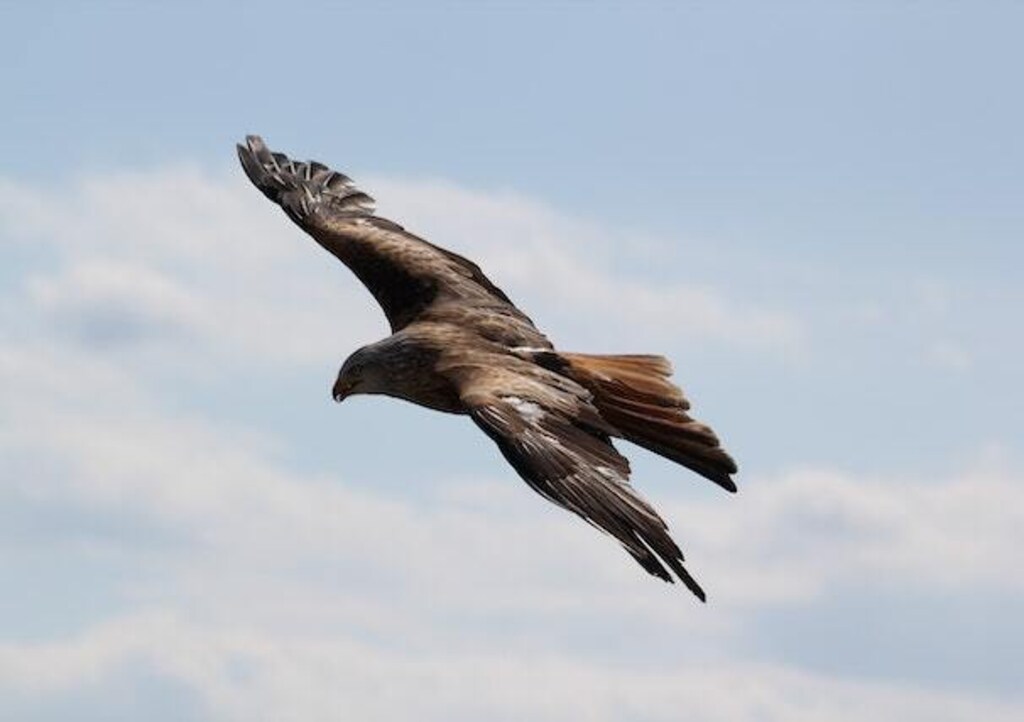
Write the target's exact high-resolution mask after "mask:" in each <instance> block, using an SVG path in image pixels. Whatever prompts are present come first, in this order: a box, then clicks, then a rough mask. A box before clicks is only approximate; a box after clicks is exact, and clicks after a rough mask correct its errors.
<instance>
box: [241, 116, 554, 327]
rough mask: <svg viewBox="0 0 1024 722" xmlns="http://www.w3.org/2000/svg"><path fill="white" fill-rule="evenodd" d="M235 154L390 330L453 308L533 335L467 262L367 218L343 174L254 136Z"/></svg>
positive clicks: (362, 199)
mask: <svg viewBox="0 0 1024 722" xmlns="http://www.w3.org/2000/svg"><path fill="white" fill-rule="evenodd" d="M238 157H239V160H241V162H242V168H244V169H245V173H246V175H247V176H249V180H251V181H252V182H253V184H255V185H256V187H257V188H259V189H260V190H261V191H262V192H263V194H264V195H265V196H267V198H269V199H270V200H272V201H274V202H275V203H277V204H278V205H280V206H281V208H282V209H284V212H285V213H286V214H288V217H289V218H291V219H292V220H293V221H295V223H297V224H298V225H299V226H300V227H301V228H302V229H303V230H305V231H306V232H307V233H309V234H310V235H311V236H313V238H314V239H315V240H316V241H317V242H318V243H319V244H320V245H321V246H323V247H324V248H325V249H327V250H328V251H330V252H331V253H332V254H334V255H335V256H337V257H338V258H339V259H340V260H341V261H342V262H343V263H344V264H345V265H346V266H348V267H349V268H350V269H352V271H353V272H354V273H355V274H356V276H358V277H359V280H361V281H362V282H363V284H364V285H365V286H366V287H367V288H368V289H369V290H370V292H371V293H372V294H373V296H374V298H376V299H377V302H378V303H380V305H381V307H382V308H383V309H384V313H385V315H386V316H387V318H388V321H389V322H390V324H391V329H392V331H397V330H399V329H401V328H404V327H405V326H407V325H408V324H409V323H411V322H412V321H414V320H416V319H417V318H420V317H422V315H423V314H424V312H425V311H427V310H428V309H434V310H436V309H437V308H438V307H444V306H453V305H457V306H461V307H469V308H477V309H480V310H481V311H487V312H497V313H499V314H500V315H502V316H506V317H508V318H510V319H512V320H513V321H514V325H516V326H519V327H522V331H523V332H524V334H525V337H524V338H523V339H521V340H522V341H524V342H535V341H536V339H533V338H530V336H531V335H538V336H539V335H540V334H539V332H537V331H536V329H535V328H534V327H533V324H532V322H531V321H530V319H529V318H527V317H526V315H525V314H523V313H522V312H521V311H519V309H517V308H516V307H515V306H514V305H513V304H512V302H511V301H510V300H509V299H508V297H507V296H506V295H505V294H504V293H503V292H502V291H501V289H499V288H498V287H497V286H495V285H494V284H493V283H491V281H490V280H489V279H488V278H487V277H486V276H485V275H484V274H483V272H482V271H481V270H480V268H479V267H478V266H477V265H476V264H475V263H473V262H472V261H469V260H467V259H465V258H463V257H462V256H460V255H458V254H456V253H452V252H451V251H448V250H445V249H443V248H440V247H438V246H435V245H433V244H432V243H429V242H427V241H425V240H423V239H422V238H418V237H417V236H415V235H413V234H412V233H409V232H408V231H406V230H405V229H404V228H402V227H401V226H400V225H398V224H397V223H393V222H392V221H389V220H387V219H384V218H380V217H378V216H375V215H374V214H373V211H374V201H373V199H372V198H371V197H370V196H368V195H367V194H366V193H364V192H362V191H360V190H359V189H358V188H356V187H355V185H354V184H353V183H352V180H351V179H350V178H348V177H347V176H345V175H344V174H342V173H338V172H337V171H333V170H331V169H330V168H328V167H326V166H324V165H322V164H320V163H317V162H315V161H309V162H305V163H302V162H298V161H294V160H291V159H289V158H288V157H287V156H286V155H284V154H282V153H273V152H271V151H270V149H269V148H267V146H266V145H265V144H264V143H263V140H262V139H261V138H260V137H259V136H248V137H247V138H246V142H245V145H244V146H243V145H239V146H238ZM531 331H532V334H531ZM515 340H517V341H518V340H520V339H515Z"/></svg>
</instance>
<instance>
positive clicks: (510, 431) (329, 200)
mask: <svg viewBox="0 0 1024 722" xmlns="http://www.w3.org/2000/svg"><path fill="white" fill-rule="evenodd" d="M238 157H239V159H240V160H241V162H242V167H243V168H244V169H245V172H246V175H248V176H249V179H250V180H251V181H252V182H253V183H254V184H255V185H256V187H257V188H259V189H260V190H261V191H262V192H263V193H264V195H266V196H267V197H268V198H270V199H271V200H272V201H274V202H275V203H277V204H278V205H280V206H281V208H282V209H284V212H285V213H286V214H287V215H288V216H289V217H290V218H291V219H292V220H293V221H295V223H296V224H298V225H299V226H300V227H301V228H302V229H303V230H304V231H306V232H307V233H308V234H309V235H311V236H312V237H313V238H314V239H315V240H316V241H317V243H319V244H320V245H321V246H323V247H324V248H325V249H326V250H328V251H329V252H330V253H332V254H334V255H335V256H336V257H337V258H338V259H339V260H341V261H342V262H343V263H344V264H345V265H346V266H348V267H349V268H350V269H351V270H352V271H353V272H354V273H355V274H356V276H357V277H358V278H359V280H361V281H362V282H363V284H365V285H366V287H367V288H368V289H369V290H370V293H372V294H373V296H374V298H376V299H377V301H378V303H380V305H381V308H383V310H384V313H385V315H386V316H387V318H388V321H389V323H390V324H391V330H392V335H391V336H389V337H388V338H386V339H383V340H382V341H378V342H377V343H374V344H370V345H369V346H365V347H363V348H361V349H359V350H358V351H356V352H355V353H353V354H352V355H351V356H350V357H349V358H348V359H346V361H345V363H344V365H343V366H342V368H341V371H340V372H339V373H338V378H337V381H336V382H335V385H334V391H333V393H334V398H335V400H337V401H341V400H343V399H344V398H346V397H347V396H350V395H352V394H357V393H371V394H386V395H389V396H394V397H397V398H402V399H406V400H408V401H412V402H413V403H416V404H420V405H421V406H426V407H428V408H432V409H437V410H439V411H446V412H449V413H456V414H466V415H468V416H470V418H472V419H473V421H474V422H476V424H477V425H478V426H479V427H480V428H481V429H483V431H484V432H485V433H486V434H487V435H488V436H490V437H491V438H492V439H493V440H494V441H495V443H497V445H498V448H499V449H500V451H501V453H502V454H503V455H504V456H505V458H506V459H507V460H508V462H509V463H510V464H511V465H512V466H513V468H515V470H516V471H517V472H518V473H519V475H520V476H521V477H522V478H523V479H524V480H525V481H526V483H527V484H529V485H530V486H531V487H532V488H533V489H534V490H535V491H537V492H538V493H539V494H541V495H542V496H544V497H545V498H547V499H549V500H550V501H552V502H554V503H555V504H558V505H559V506H561V507H563V508H565V509H568V510H569V511H572V512H574V513H575V514H578V515H579V516H581V517H583V518H584V519H585V520H586V521H588V522H589V523H590V524H592V525H594V526H596V527H597V528H599V529H601V530H602V531H604V532H606V533H608V534H611V535H612V536H613V537H615V538H616V539H617V540H618V541H619V542H620V543H621V544H622V546H623V547H624V548H625V549H626V551H628V552H629V553H630V554H631V555H632V556H633V558H634V559H636V561H637V562H639V564H640V565H641V566H642V567H643V568H644V569H645V570H647V571H648V572H649V573H650V574H653V575H654V576H657V577H660V578H661V579H664V580H666V581H669V582H671V581H673V574H674V575H675V577H677V578H678V579H679V580H680V581H682V582H683V583H684V584H685V585H686V586H687V587H688V588H689V589H690V590H692V591H693V593H694V594H696V595H697V596H698V597H699V598H700V599H701V600H703V599H704V592H703V590H702V589H701V588H700V586H699V585H698V584H697V582H696V581H694V579H693V577H691V576H690V574H689V573H688V572H687V571H686V569H685V568H684V567H683V563H682V562H683V554H682V552H681V551H680V550H679V547H678V546H677V545H676V543H675V542H674V541H673V540H672V538H671V537H670V536H669V534H668V529H667V528H666V526H665V522H664V521H662V519H661V517H660V516H658V513H657V512H656V511H655V510H654V509H653V508H652V507H651V506H650V505H649V504H648V503H647V502H646V501H645V500H644V499H642V498H641V497H640V496H639V495H638V494H637V493H636V491H635V490H634V489H633V487H632V486H631V485H630V484H629V462H628V461H627V460H626V458H625V457H623V456H622V455H621V454H619V452H618V451H617V450H616V449H615V447H614V446H613V445H612V441H611V439H612V438H613V437H614V438H622V439H628V440H629V441H632V442H634V443H636V444H638V445H640V446H642V447H644V448H646V449H649V450H651V451H653V452H655V453H656V454H660V455H661V456H664V457H666V458H668V459H671V460H673V461H675V462H678V463H680V464H682V465H683V466H686V467H687V468H689V469H692V470H693V471H695V472H697V473H698V474H701V475H702V476H705V477H707V478H708V479H710V480H711V481H713V482H715V483H716V484H718V485H719V486H722V487H723V488H725V489H727V490H729V491H735V490H736V486H735V484H734V483H733V481H732V478H731V476H732V474H734V473H735V472H736V464H735V463H734V462H733V460H732V458H731V457H730V456H729V455H728V454H727V453H726V452H725V450H724V449H722V447H721V446H720V445H719V442H718V438H717V437H716V436H715V434H714V432H712V431H711V429H710V428H708V427H707V426H705V425H703V424H701V423H699V422H697V421H695V420H693V419H692V418H691V417H690V416H689V415H688V414H687V413H686V412H687V410H688V409H689V407H690V404H689V402H688V401H687V400H686V398H685V397H684V396H683V393H682V391H681V390H680V389H679V388H678V387H677V386H675V385H674V384H672V383H671V382H670V381H669V380H668V377H669V376H670V375H671V373H672V369H671V366H670V365H669V362H668V361H667V360H666V359H664V358H662V357H660V356H639V355H634V356H625V355H624V356H594V355H587V354H576V353H564V352H560V351H557V350H555V348H554V347H553V346H552V344H551V342H550V341H549V340H548V339H547V337H546V336H544V334H542V333H541V332H540V331H538V330H537V328H536V327H535V326H534V325H533V322H532V321H531V320H530V319H529V318H528V317H527V316H526V315H525V314H524V313H523V312H522V311H520V310H519V309H518V308H516V307H515V306H514V305H513V304H512V302H511V301H510V300H509V298H508V297H507V296H506V295H505V294H504V293H503V292H502V291H501V289H499V288H498V287H497V286H495V285H494V284H493V283H491V281H490V280H489V279H488V278H487V277H486V276H485V275H484V274H483V272H482V271H481V270H480V268H479V267H478V266H477V265H476V264H474V263H473V262H471V261H469V260H467V259H465V258H463V257H462V256H459V255H457V254H455V253H452V252H451V251H447V250H445V249H443V248H439V247H438V246H435V245H433V244H431V243H429V242H427V241H425V240H423V239H422V238H418V237H417V236H415V235H413V234H411V233H409V232H408V231H406V230H405V229H404V228H402V227H401V226H399V225H398V224H396V223H393V222H392V221H389V220H386V219H384V218H380V217H378V216H375V215H373V199H372V198H370V197H369V196H368V195H366V194H365V193H363V192H362V191H360V190H358V189H357V188H356V187H355V186H354V185H353V183H352V181H351V180H350V179H349V178H348V177H347V176H345V175H342V174H341V173H337V172H335V171H332V170H330V169H329V168H327V167H326V166H323V165H321V164H319V163H316V162H312V161H311V162H307V163H300V162H297V161H293V160H291V159H289V158H288V157H287V156H285V155H283V154H281V153H272V152H271V151H270V150H269V149H268V148H267V147H266V145H264V144H263V141H262V140H261V139H260V138H259V137H258V136H249V137H248V138H246V144H245V145H244V146H243V145H239V146H238Z"/></svg>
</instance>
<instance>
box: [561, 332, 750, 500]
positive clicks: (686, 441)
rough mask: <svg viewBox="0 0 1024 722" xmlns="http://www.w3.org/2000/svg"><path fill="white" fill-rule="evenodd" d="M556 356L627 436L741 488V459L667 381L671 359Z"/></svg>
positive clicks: (731, 487)
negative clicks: (736, 478)
mask: <svg viewBox="0 0 1024 722" xmlns="http://www.w3.org/2000/svg"><path fill="white" fill-rule="evenodd" d="M548 353H549V354H550V353H551V352H548ZM551 355H554V354H551ZM557 357H558V359H559V360H560V361H561V364H560V365H561V368H560V369H559V370H560V371H561V372H562V373H564V374H566V375H568V376H570V377H571V378H573V379H575V380H576V381H577V382H578V383H580V384H581V385H583V386H584V387H586V388H587V389H588V390H589V391H590V392H591V393H592V394H593V395H594V405H595V406H597V409H598V411H600V412H601V416H603V417H604V419H605V420H606V421H607V422H608V423H610V424H611V425H612V426H614V427H615V428H616V429H618V430H619V431H620V432H621V435H622V438H624V439H627V440H628V441H632V442H633V443H635V444H639V445H640V446H642V447H644V448H645V449H648V450H650V451H653V452H654V453H656V454H659V455H661V456H664V457H665V458H667V459H671V460H672V461H675V462H676V463H679V464H682V465H683V466H685V467H687V468H688V469H691V470H693V471H695V472H697V473H698V474H700V475H701V476H703V477H705V478H707V479H710V480H711V481H713V482H715V483H716V484H718V485H719V486H721V487H722V488H724V489H726V490H728V491H733V492H734V491H736V484H735V482H733V480H732V478H731V475H732V474H735V473H736V471H737V468H736V462H735V461H733V459H732V457H731V456H729V454H728V453H727V452H726V451H725V449H723V448H722V447H721V445H720V443H719V440H718V437H717V436H716V435H715V433H714V432H713V431H712V430H711V429H710V428H709V427H708V426H706V425H704V424H702V423H700V422H699V421H695V420H694V419H693V418H692V417H691V416H690V415H689V414H687V413H686V410H687V409H689V408H690V403H689V401H687V399H686V397H685V396H684V395H683V392H682V390H681V389H680V388H679V387H678V386H676V385H675V384H673V383H672V382H670V381H669V380H668V376H669V375H670V374H671V373H672V367H671V365H670V364H669V362H668V361H667V360H666V359H664V358H662V357H660V356H593V355H587V354H570V353H559V354H557Z"/></svg>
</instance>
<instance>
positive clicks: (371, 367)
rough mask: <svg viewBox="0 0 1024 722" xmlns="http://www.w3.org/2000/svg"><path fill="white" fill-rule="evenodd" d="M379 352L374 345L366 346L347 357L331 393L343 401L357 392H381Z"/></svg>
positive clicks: (336, 398)
mask: <svg viewBox="0 0 1024 722" xmlns="http://www.w3.org/2000/svg"><path fill="white" fill-rule="evenodd" d="M378 371H379V364H378V363H377V353H376V350H375V349H374V348H373V347H372V346H365V347H363V348H361V349H359V350H358V351H356V352H355V353H353V354H352V355H351V356H349V357H348V358H347V359H345V363H343V364H342V365H341V370H340V371H338V379H337V380H336V381H335V382H334V388H333V389H332V390H331V395H332V396H333V397H334V400H335V401H337V402H338V403H341V402H342V401H344V400H345V399H347V398H348V397H349V396H354V395H355V394H372V393H378V392H379V388H378V387H379V386H380V378H379V377H380V374H379V373H378Z"/></svg>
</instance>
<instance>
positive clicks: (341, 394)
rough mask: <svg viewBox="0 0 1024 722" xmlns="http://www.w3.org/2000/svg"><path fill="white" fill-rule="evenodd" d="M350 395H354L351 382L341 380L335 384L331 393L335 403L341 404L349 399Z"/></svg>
mask: <svg viewBox="0 0 1024 722" xmlns="http://www.w3.org/2000/svg"><path fill="white" fill-rule="evenodd" d="M350 393H352V383H351V382H349V381H342V380H341V379H338V380H337V381H336V382H335V383H334V389H332V391H331V395H332V396H333V397H334V401H335V402H336V403H339V404H340V403H341V402H342V401H344V400H345V399H347V398H348V395H349V394H350Z"/></svg>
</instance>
